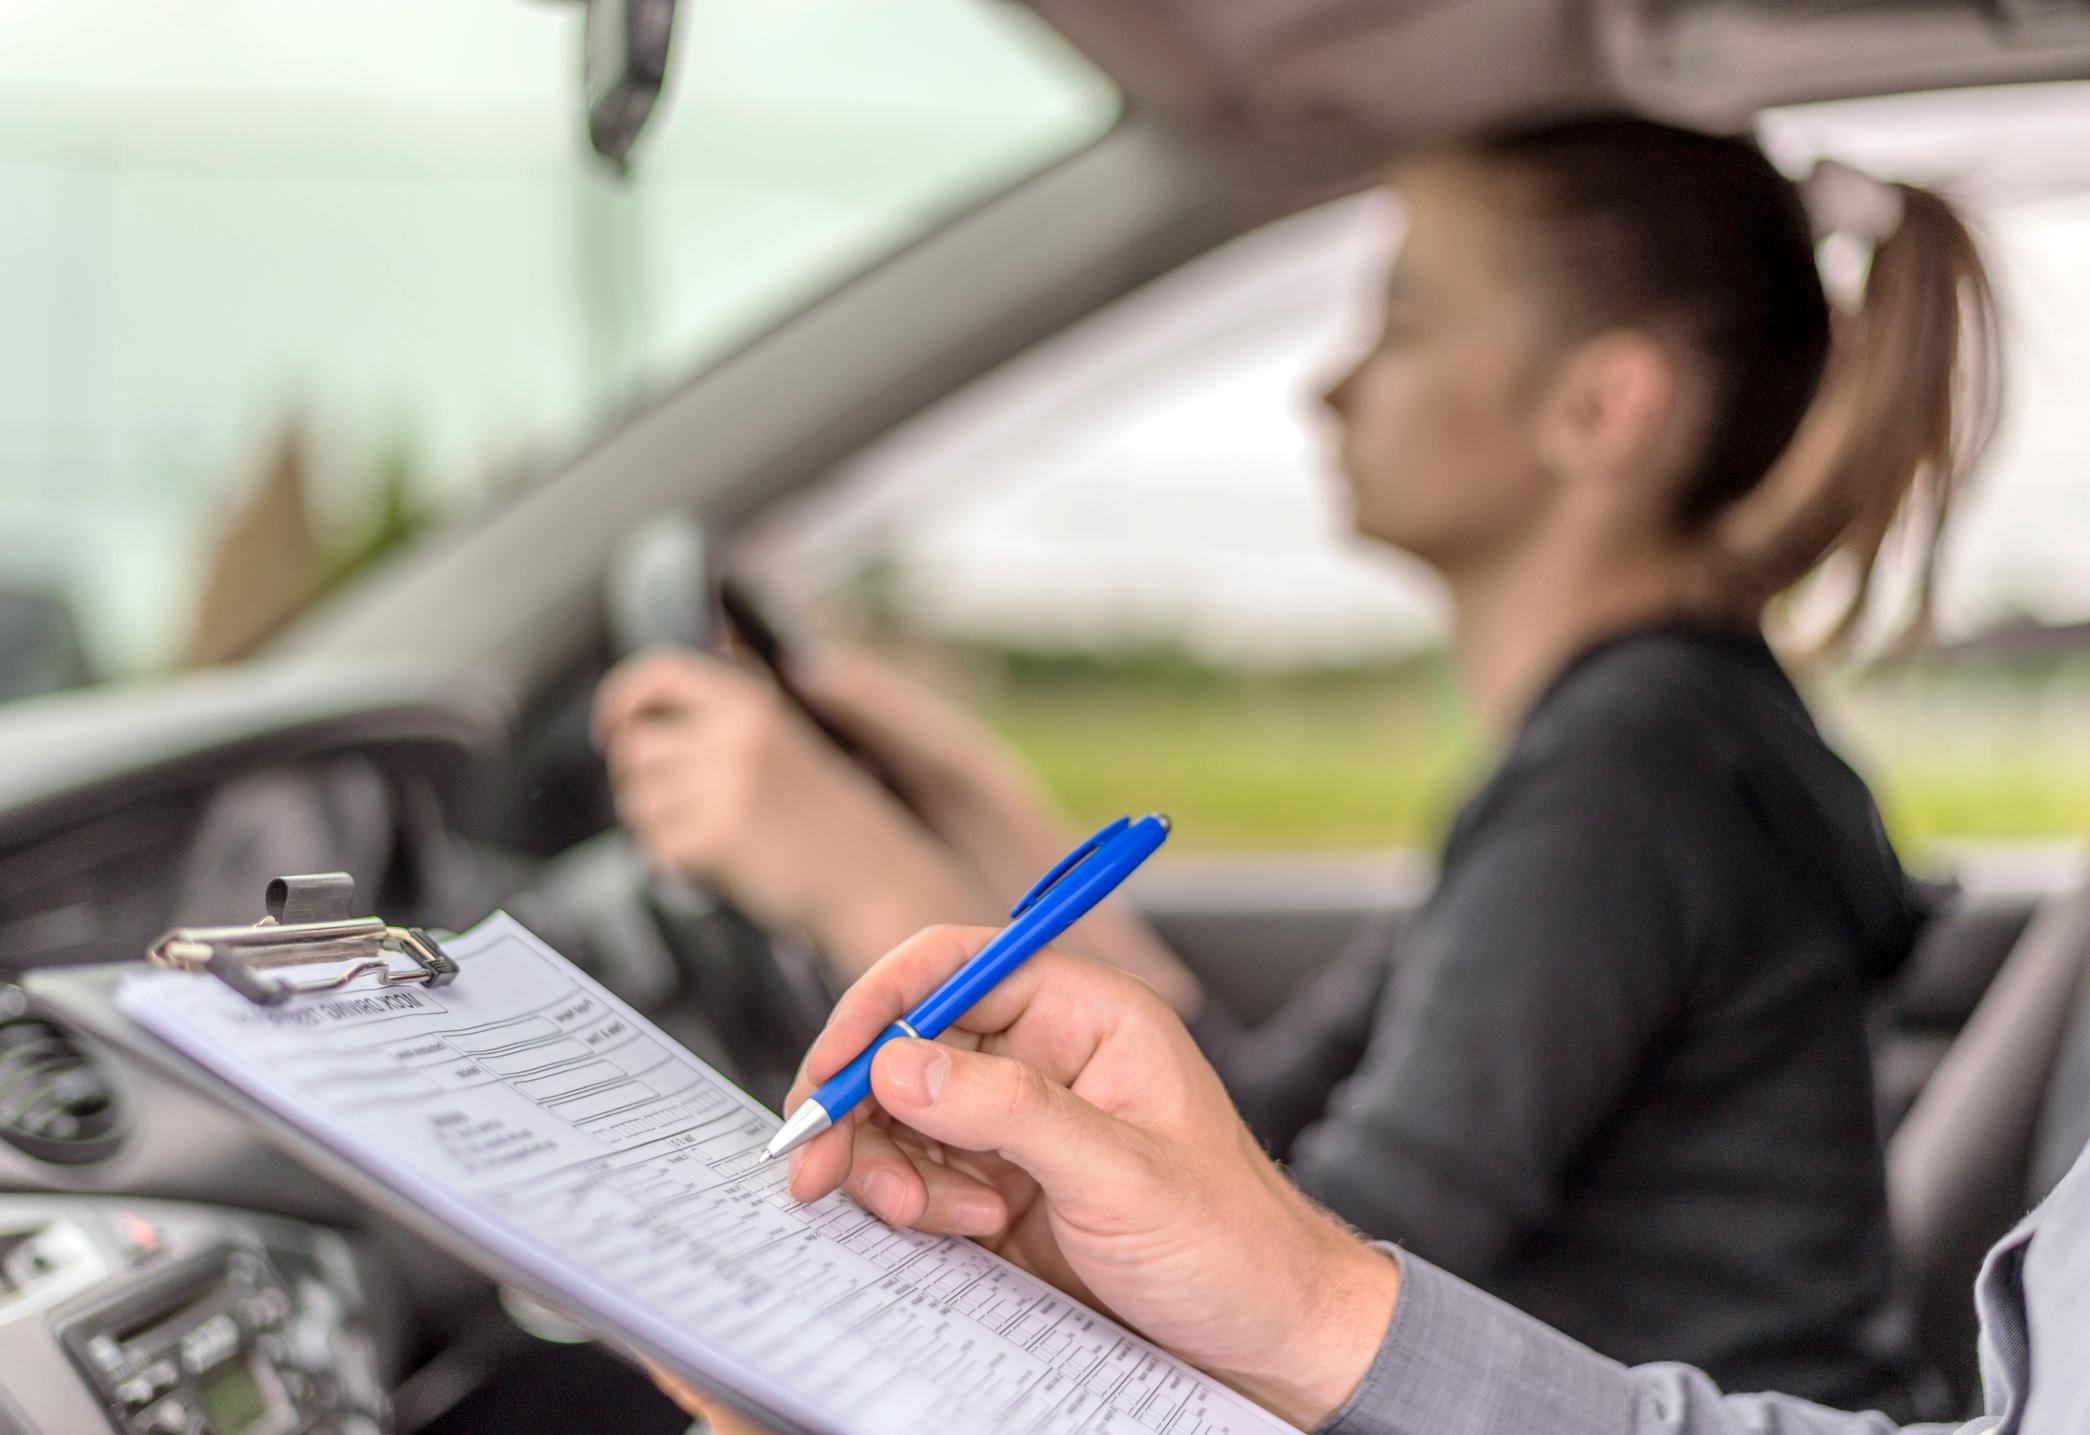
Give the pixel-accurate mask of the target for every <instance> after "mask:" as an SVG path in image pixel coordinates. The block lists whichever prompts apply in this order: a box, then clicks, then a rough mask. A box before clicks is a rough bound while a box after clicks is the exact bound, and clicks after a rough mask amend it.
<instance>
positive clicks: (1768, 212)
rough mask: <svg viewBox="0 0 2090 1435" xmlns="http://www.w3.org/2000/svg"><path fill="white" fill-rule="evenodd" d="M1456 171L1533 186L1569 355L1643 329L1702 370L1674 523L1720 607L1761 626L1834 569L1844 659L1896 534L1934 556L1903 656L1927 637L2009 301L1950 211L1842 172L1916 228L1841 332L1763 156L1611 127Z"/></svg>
mask: <svg viewBox="0 0 2090 1435" xmlns="http://www.w3.org/2000/svg"><path fill="white" fill-rule="evenodd" d="M1455 154H1456V156H1457V157H1461V158H1464V159H1466V160H1468V161H1471V162H1474V163H1477V164H1480V165H1482V166H1483V167H1485V168H1488V169H1490V170H1495V171H1500V172H1502V173H1503V174H1505V175H1507V176H1508V177H1510V178H1511V179H1513V180H1515V181H1517V183H1516V184H1515V186H1514V192H1515V194H1516V195H1517V199H1518V203H1519V207H1520V210H1521V211H1522V212H1521V213H1520V215H1519V219H1520V225H1519V232H1520V233H1522V234H1524V235H1525V236H1526V245H1525V258H1526V260H1527V266H1528V269H1529V271H1530V272H1532V273H1533V274H1534V275H1535V276H1536V277H1537V281H1538V282H1539V284H1540V285H1541V287H1542V291H1543V297H1544V299H1545V300H1546V302H1547V306H1548V308H1549V310H1550V311H1551V312H1552V313H1553V314H1554V315H1555V316H1556V319H1557V321H1558V325H1559V327H1560V329H1561V332H1562V334H1563V336H1564V337H1566V338H1567V339H1569V340H1573V339H1577V338H1580V337H1585V336H1587V335H1591V334H1595V333H1599V332H1602V331H1603V330H1604V329H1607V328H1612V327H1625V326H1637V327H1641V328H1644V329H1646V330H1647V331H1648V332H1650V333H1655V334H1659V335H1661V336H1663V337H1664V338H1665V339H1666V340H1668V341H1670V342H1673V343H1676V344H1679V345H1680V346H1682V347H1684V348H1686V349H1688V350H1689V351H1690V353H1691V354H1692V356H1693V358H1694V360H1695V361H1696V363H1697V364H1698V366H1699V367H1700V368H1701V369H1702V371H1703V373H1704V375H1705V378H1706V381H1707V386H1708V389H1709V391H1710V406H1709V407H1710V412H1709V414H1708V418H1707V421H1706V426H1705V431H1704V433H1703V436H1702V441H1701V443H1700V445H1699V447H1700V452H1699V454H1698V455H1697V458H1696V461H1695V462H1694V463H1693V464H1692V465H1691V467H1690V469H1689V470H1688V471H1687V472H1686V473H1685V474H1684V475H1683V476H1682V480H1681V484H1680V487H1679V490H1678V497H1677V505H1676V516H1677V522H1678V524H1679V526H1680V527H1681V528H1683V529H1684V530H1686V531H1688V532H1692V533H1696V534H1700V535H1702V536H1704V537H1706V538H1708V539H1709V540H1710V543H1709V547H1710V550H1711V552H1712V553H1713V554H1714V561H1713V564H1712V572H1711V574H1710V580H1711V583H1712V590H1711V591H1710V592H1709V593H1708V594H1707V596H1706V601H1707V602H1708V604H1710V605H1714V606H1717V607H1720V608H1723V609H1728V610H1733V611H1742V610H1745V609H1746V611H1747V612H1749V613H1750V614H1752V615H1753V614H1756V613H1759V612H1761V611H1762V610H1763V609H1764V607H1765V606H1766V605H1768V604H1769V603H1770V602H1771V601H1772V600H1773V599H1775V598H1777V597H1778V596H1779V595H1781V594H1783V593H1785V592H1786V591H1787V590H1789V589H1791V588H1793V587H1794V586H1795V585H1797V584H1799V583H1800V582H1801V581H1802V580H1803V579H1805V578H1807V577H1808V575H1810V574H1811V573H1813V572H1814V571H1815V570H1816V569H1817V568H1826V569H1827V571H1828V573H1829V574H1831V575H1833V576H1834V577H1836V578H1839V579H1841V580H1842V582H1843V584H1844V591H1843V593H1842V595H1841V597H1840V599H1839V607H1838V610H1837V612H1836V614H1835V616H1834V618H1833V621H1832V622H1831V624H1830V627H1829V630H1828V635H1827V638H1826V640H1825V642H1824V644H1823V646H1824V647H1834V646H1839V645H1843V644H1847V643H1848V642H1849V641H1850V640H1851V639H1852V638H1853V637H1854V636H1855V635H1856V634H1857V633H1858V631H1859V630H1860V628H1861V627H1862V626H1863V625H1864V623H1865V620H1866V616H1867V610H1868V608H1869V606H1870V605H1871V600H1872V597H1873V589H1874V575H1875V571H1876V569H1877V567H1878V563H1879V557H1880V553H1881V550H1882V549H1883V548H1884V547H1885V545H1886V543H1887V541H1888V538H1889V535H1890V534H1893V533H1895V532H1896V529H1897V525H1898V524H1899V525H1903V526H1904V527H1905V528H1906V530H1907V531H1908V532H1909V533H1910V535H1911V538H1912V541H1913V542H1914V543H1915V545H1916V551H1917V553H1918V554H1919V557H1920V568H1919V573H1918V579H1917V589H1916V594H1915V602H1914V611H1913V613H1912V615H1911V617H1910V619H1909V621H1908V623H1907V624H1906V625H1905V628H1904V632H1903V634H1902V636H1904V637H1906V636H1911V635H1913V634H1915V633H1917V632H1920V631H1921V629H1922V628H1923V627H1924V625H1925V624H1926V623H1927V621H1928V619H1929V617H1930V611H1931V605H1932V600H1933V596H1934V593H1935V588H1936V580H1937V569H1938V555H1939V550H1940V548H1941V546H1942V544H1943V541H1944V537H1945V533H1946V530H1947V526H1948V524H1949V523H1950V521H1951V519H1952V516H1953V514H1954V512H1955V511H1956V510H1957V508H1958V506H1959V503H1960V500H1961V498H1962V496H1963V490H1964V488H1965V486H1966V482H1967V478H1968V475H1969V474H1970V472H1971V471H1972V470H1973V468H1974V465H1975V463H1976V461H1977V460H1978V459H1979V458H1980V456H1981V453H1982V451H1983V449H1984V448H1985V447H1986V446H1987V444H1988V442H1989V439H1990V438H1991V436H1992V435H1993V434H1994V432H1995V427H1996V419H1997V414H1998V411H1999V408H2000V400H2001V382H2000V371H1999V368H1998V360H1999V344H1998V319H1997V313H1996V305H1995V299H1994V295H1993V293H1992V291H1991V288H1990V284H1989V279H1988V273H1987V270H1986V268H1985V267H1984V266H1983V264H1982V260H1981V255H1980V252H1979V250H1978V249H1977V248H1976V246H1975V243H1974V239H1973V237H1972V235H1971V234H1970V233H1969V232H1968V230H1967V227H1966V225H1965V224H1964V223H1963V222H1962V220H1961V219H1960V217H1959V215H1958V213H1957V212H1956V211H1955V210H1954V209H1953V208H1952V206H1951V205H1949V204H1948V203H1946V201H1945V200H1943V199H1942V198H1940V197H1939V196H1937V195H1936V194H1933V193H1931V192H1929V191H1927V190H1922V189H1916V188H1912V187H1908V186H1900V185H1897V186H1893V187H1892V189H1891V193H1890V192H1889V191H1887V190H1885V189H1882V188H1880V187H1877V186H1874V185H1873V184H1872V182H1870V181H1865V180H1863V178H1862V176H1856V175H1852V174H1851V172H1849V171H1848V170H1846V171H1844V174H1845V175H1846V176H1848V177H1849V178H1852V179H1856V180H1858V181H1859V182H1860V183H1861V184H1862V185H1863V186H1864V187H1865V189H1866V190H1867V191H1868V192H1869V193H1870V195H1871V196H1872V197H1873V198H1876V199H1889V200H1892V199H1898V201H1899V204H1898V207H1899V209H1900V211H1901V213H1900V217H1899V222H1898V223H1895V224H1892V225H1891V227H1888V226H1885V225H1882V226H1881V227H1882V228H1886V229H1887V232H1886V234H1885V237H1884V238H1882V239H1881V240H1880V241H1879V242H1878V243H1877V245H1876V246H1875V248H1874V252H1873V254H1872V258H1871V264H1870V270H1869V274H1868V276H1867V278H1866V281H1865V286H1864V294H1863V298H1862V300H1861V302H1860V303H1859V304H1858V305H1857V306H1856V307H1855V309H1854V311H1852V312H1849V313H1841V314H1839V313H1836V312H1834V311H1833V310H1832V308H1831V306H1830V304H1829V302H1828V299H1827V296H1826V295H1825V293H1824V291H1823V287H1822V279H1821V273H1820V270H1819V269H1818V267H1817V266H1816V263H1815V249H1814V233H1813V226H1812V224H1811V221H1810V216H1809V215H1808V213H1807V209H1806V206H1805V205H1804V204H1803V202H1802V195H1801V192H1800V188H1799V186H1796V185H1795V184H1794V183H1793V182H1792V181H1791V180H1789V179H1787V178H1786V177H1785V176H1784V175H1782V174H1780V173H1779V172H1778V170H1777V169H1776V168H1775V167H1774V166H1773V165H1772V164H1771V163H1770V161H1769V160H1768V159H1766V158H1765V156H1764V154H1763V151H1762V150H1761V149H1760V148H1759V147H1758V146H1757V144H1756V143H1755V141H1754V140H1753V139H1750V138H1747V137H1722V136H1716V135H1708V134H1702V133H1699V132H1696V131H1692V130H1685V129H1679V128H1677V127H1675V126H1672V125H1665V124H1657V123H1655V122H1652V121H1648V120H1642V119H1637V118H1630V117H1609V118H1597V119H1585V120H1576V121H1570V122H1565V123H1560V124H1553V125H1547V126H1543V127H1540V128H1536V129H1525V130H1519V131H1515V132H1512V133H1504V134H1496V135H1491V136H1483V137H1480V138H1477V139H1474V140H1471V141H1469V142H1467V143H1465V144H1462V145H1460V146H1458V147H1457V149H1456V151H1455Z"/></svg>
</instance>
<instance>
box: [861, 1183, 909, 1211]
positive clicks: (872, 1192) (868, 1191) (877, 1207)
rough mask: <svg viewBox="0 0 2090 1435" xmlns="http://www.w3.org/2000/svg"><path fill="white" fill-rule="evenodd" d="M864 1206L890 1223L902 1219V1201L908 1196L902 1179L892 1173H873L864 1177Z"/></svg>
mask: <svg viewBox="0 0 2090 1435" xmlns="http://www.w3.org/2000/svg"><path fill="white" fill-rule="evenodd" d="M863 1195H864V1204H865V1205H867V1206H869V1207H870V1208H871V1209H872V1210H874V1211H876V1212H877V1213H878V1214H879V1215H881V1216H883V1217H885V1219H887V1220H888V1221H897V1220H899V1219H900V1200H901V1198H902V1197H903V1196H905V1195H906V1192H905V1190H903V1189H902V1187H901V1185H900V1178H899V1177H898V1176H895V1175H894V1174H893V1173H892V1172H890V1171H873V1172H872V1173H871V1174H870V1175H868V1176H866V1177H864V1186H863Z"/></svg>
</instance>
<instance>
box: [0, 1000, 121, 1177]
mask: <svg viewBox="0 0 2090 1435" xmlns="http://www.w3.org/2000/svg"><path fill="white" fill-rule="evenodd" d="M9 997H15V998H16V1000H14V1001H9V1000H7V998H9ZM8 1012H12V1013H13V1014H9V1015H0V1141H5V1142H6V1143H7V1144H8V1145H10V1146H13V1147H16V1148H17V1149H19V1150H21V1151H23V1152H26V1153H27V1154H28V1155H30V1156H33V1157H35V1158H36V1159H37V1160H39V1161H50V1162H54V1163H57V1164H60V1165H66V1166H77V1165H81V1164H83V1163H85V1162H89V1161H100V1160H102V1159H103V1158H105V1157H107V1156H108V1155H110V1154H111V1153H112V1152H114V1151H115V1150H116V1147H117V1144H118V1142H119V1141H120V1140H121V1139H122V1129H121V1122H120V1120H119V1113H118V1111H117V1106H116V1093H115V1091H114V1089H112V1088H111V1087H110V1085H109V1082H108V1079H107V1078H106V1077H104V1076H103V1075H102V1072H101V1069H100V1068H99V1067H97V1066H96V1065H95V1064H94V1063H93V1062H92V1061H90V1060H89V1059H88V1058H87V1056H86V1054H85V1053H84V1052H82V1051H81V1050H80V1048H79V1047H78V1046H77V1045H75V1044H74V1042H73V1038H72V1036H71V1034H70V1033H68V1032H67V1031H66V1030H65V1029H64V1028H63V1027H60V1026H58V1025H57V1024H56V1023H54V1022H51V1021H47V1020H45V1019H44V1018H42V1017H39V1016H35V1015H32V1014H28V1013H26V1012H22V1011H21V1010H20V1004H19V994H18V993H11V992H6V991H5V990H4V989H0V1013H8Z"/></svg>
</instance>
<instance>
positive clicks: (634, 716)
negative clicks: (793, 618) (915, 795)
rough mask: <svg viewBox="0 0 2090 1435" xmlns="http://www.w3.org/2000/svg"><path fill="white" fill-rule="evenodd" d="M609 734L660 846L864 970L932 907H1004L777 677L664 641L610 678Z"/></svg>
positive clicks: (606, 697) (763, 914) (670, 864)
mask: <svg viewBox="0 0 2090 1435" xmlns="http://www.w3.org/2000/svg"><path fill="white" fill-rule="evenodd" d="M594 729H595V740H596V743H597V745H598V746H599V747H600V748H601V749H602V752H603V755H604V757H605V759H606V760H607V761H608V764H609V771H610V779H611V783H612V785H613V787H614V789H615V793H616V802H617V816H618V819H619V820H620V821H621V822H623V823H624V825H625V826H626V827H627V828H628V829H629V830H630V831H631V833H632V834H633V836H634V837H635V838H636V839H637V841H638V843H639V845H640V847H641V848H642V849H643V850H644V851H645V853H646V855H647V856H648V857H649V858H650V859H652V860H653V861H654V862H656V863H658V864H659V865H661V866H663V867H665V868H668V869H670V870H673V871H678V872H682V873H685V874H687V875H689V876H692V877H697V878H701V879H702V880H704V881H706V882H709V883H711V884H712V885H714V886H716V887H717V888H719V889H720V890H721V891H722V892H724V893H725V894H726V895H727V896H728V897H730V898H731V899H732V900H733V901H734V902H736V903H737V904H738V905H739V906H740V907H741V908H742V909H743V910H745V911H746V912H747V914H748V915H749V916H750V917H752V918H754V919H755V920H756V921H758V922H761V923H763V924H764V925H766V926H770V927H789V928H796V929H802V930H804V931H807V932H808V933H810V934H811V935H812V936H813V938H814V940H815V941H816V942H817V943H818V944H819V946H820V947H821V949H822V951H823V953H824V954H826V955H827V956H829V957H830V958H831V959H832V960H833V961H834V962H835V965H836V966H837V967H838V969H839V970H840V971H841V974H842V975H843V976H844V977H845V978H846V977H854V976H855V975H856V974H857V973H858V972H861V971H862V970H863V969H864V968H865V967H866V966H867V965H869V964H870V962H871V961H873V960H874V959H875V958H876V957H877V956H878V955H879V954H880V953H882V952H884V951H885V950H886V948H888V947H889V946H891V945H892V943H893V942H895V941H897V940H899V938H900V937H901V936H902V935H903V934H905V933H906V932H910V931H913V930H914V929H916V928H917V927H919V926H921V925H922V923H923V922H925V921H927V920H929V914H931V913H948V912H950V911H952V910H957V911H963V912H978V913H981V914H983V915H984V914H985V913H987V912H988V911H991V910H992V909H991V907H990V906H989V905H988V904H987V902H986V899H985V898H984V896H983V895H982V894H981V893H980V892H979V891H978V890H977V889H976V887H975V886H974V885H973V883H972V882H971V880H970V879H969V878H968V877H967V876H966V875H965V874H964V873H963V871H962V870H961V869H960V868H959V867H958V865H957V864H956V863H955V862H954V861H953V860H952V859H951V857H950V856H949V854H948V853H946V852H945V851H944V850H943V849H942V848H941V847H940V846H939V845H938V844H937V843H936V842H935V841H934V839H933V838H931V837H930V836H929V834H928V833H927V832H925V831H923V830H922V829H921V828H920V826H919V825H918V824H916V823H915V822H914V820H913V819H912V818H911V817H909V816H908V814H907V812H906V811H905V809H903V808H902V807H901V806H900V805H899V804H898V803H897V802H896V801H894V800H893V798H892V797H891V795H890V794H888V793H887V792H885V791H884V789H882V788H880V787H879V786H878V785H877V784H876V783H875V782H874V781H872V780H871V779H870V778H869V777H868V776H867V775H866V774H865V773H864V772H863V771H862V770H860V769H859V768H857V767H856V766H855V765H854V764H853V763H851V762H850V761H849V760H848V759H847V758H846V757H844V756H843V755H842V754H841V753H839V752H837V751H836V750H835V749H834V747H833V746H832V745H831V744H829V743H828V742H827V740H826V739H825V738H823V737H822V736H821V735H820V733H819V732H818V730H817V729H815V728H814V727H813V725H812V724H811V723H810V722H808V721H806V719H805V718H804V717H803V716H802V715H801V714H799V713H798V712H797V711H796V710H795V709H794V708H793V707H792V706H791V704H790V702H789V700H788V699H786V698H785V697H784V695H783V694H782V693H781V692H780V691H778V689H777V687H776V685H775V684H774V683H772V682H770V681H769V680H768V679H767V678H764V677H762V676H760V675H758V674H754V673H749V672H746V671H744V670H742V669H740V668H738V667H736V666H735V665H733V664H732V663H729V662H726V661H724V660H722V659H718V658H714V657H711V656H709V655H708V654H703V653H698V652H693V651H687V650H678V649H656V650H653V651H649V652H645V653H641V654H639V655H638V656H636V657H634V658H632V659H630V660H629V661H627V662H625V663H623V664H621V665H620V666H618V667H617V668H616V669H614V670H613V671H612V672H611V673H610V674H609V676H607V677H606V678H604V679H603V681H602V686H601V687H600V689H598V691H597V692H596V695H595V714H594Z"/></svg>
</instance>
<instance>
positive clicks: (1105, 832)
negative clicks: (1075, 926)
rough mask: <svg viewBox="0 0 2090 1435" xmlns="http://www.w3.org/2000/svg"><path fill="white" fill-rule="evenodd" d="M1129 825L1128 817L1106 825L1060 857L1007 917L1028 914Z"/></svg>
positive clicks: (1011, 909)
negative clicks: (1055, 864)
mask: <svg viewBox="0 0 2090 1435" xmlns="http://www.w3.org/2000/svg"><path fill="white" fill-rule="evenodd" d="M1131 825H1132V819H1131V818H1129V817H1120V818H1119V819H1118V820H1117V821H1115V822H1110V823H1106V824H1105V825H1104V826H1103V827H1102V828H1101V829H1100V830H1099V831H1098V832H1097V833H1096V835H1095V836H1093V837H1091V838H1090V839H1089V840H1088V841H1086V842H1084V843H1082V844H1081V845H1080V846H1079V847H1077V848H1075V849H1074V850H1073V851H1072V852H1069V853H1068V854H1067V855H1066V856H1064V857H1062V858H1061V859H1060V862H1059V865H1058V866H1057V867H1055V868H1053V869H1052V870H1051V871H1050V872H1047V873H1046V874H1045V875H1044V876H1043V877H1040V878H1039V879H1038V885H1037V886H1035V887H1033V888H1031V889H1030V890H1029V891H1028V892H1025V893H1024V894H1023V900H1021V901H1019V902H1018V903H1017V904H1016V905H1015V906H1014V907H1012V908H1010V909H1009V916H1010V917H1011V918H1012V919H1013V918H1016V917H1020V916H1022V915H1023V914H1024V913H1025V912H1028V911H1029V910H1030V909H1031V908H1033V907H1035V906H1037V905H1038V903H1039V902H1040V901H1041V900H1042V899H1043V898H1044V896H1045V894H1046V893H1047V892H1050V891H1051V890H1052V889H1053V888H1054V887H1057V886H1058V885H1059V884H1060V881H1061V879H1062V878H1064V877H1065V876H1066V875H1067V874H1068V873H1069V872H1072V871H1073V870H1074V869H1075V868H1076V867H1079V866H1080V865H1081V864H1082V863H1083V862H1086V861H1087V860H1088V859H1089V858H1090V857H1092V856H1094V855H1095V853H1096V849H1098V848H1099V847H1101V846H1102V845H1103V844H1104V843H1106V842H1108V841H1110V839H1111V838H1113V837H1115V836H1117V835H1118V834H1119V833H1120V832H1123V831H1124V830H1125V829H1126V828H1127V827H1130V826H1131Z"/></svg>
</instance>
